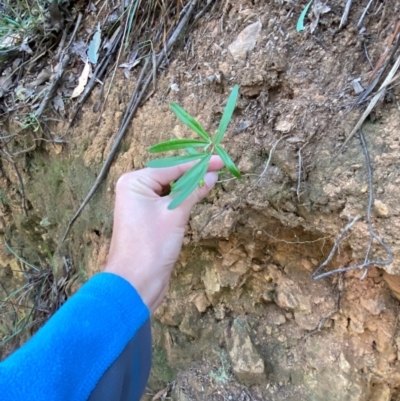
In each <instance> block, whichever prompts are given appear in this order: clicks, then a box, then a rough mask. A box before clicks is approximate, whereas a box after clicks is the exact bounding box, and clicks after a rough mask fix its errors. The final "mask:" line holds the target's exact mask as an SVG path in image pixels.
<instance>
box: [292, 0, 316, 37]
mask: <svg viewBox="0 0 400 401" xmlns="http://www.w3.org/2000/svg"><path fill="white" fill-rule="evenodd" d="M312 2H313V0H310V2H309V3H308V4H307V5H306V6H305V7H304V10H303V11H302V12H301V14H300V17H299V19H298V20H297V26H296V30H297V32H300V31H304V19H305V18H306V15H307V11H308V9H309V8H310V6H311V3H312Z"/></svg>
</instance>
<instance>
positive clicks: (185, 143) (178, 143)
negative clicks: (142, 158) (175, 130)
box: [149, 139, 208, 153]
mask: <svg viewBox="0 0 400 401" xmlns="http://www.w3.org/2000/svg"><path fill="white" fill-rule="evenodd" d="M207 145H208V143H207V142H204V141H199V140H197V139H171V140H170V141H166V142H160V143H157V144H156V145H153V146H151V147H150V148H149V152H150V153H158V152H167V151H169V150H179V149H188V148H193V147H196V146H207Z"/></svg>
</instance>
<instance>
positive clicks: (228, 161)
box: [215, 145, 242, 178]
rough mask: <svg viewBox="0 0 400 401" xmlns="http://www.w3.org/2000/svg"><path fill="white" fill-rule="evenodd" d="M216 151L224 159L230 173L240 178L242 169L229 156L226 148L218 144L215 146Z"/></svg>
mask: <svg viewBox="0 0 400 401" xmlns="http://www.w3.org/2000/svg"><path fill="white" fill-rule="evenodd" d="M215 151H216V152H217V153H218V156H219V157H220V158H221V159H222V161H223V162H224V164H225V166H226V168H227V169H228V170H229V171H230V173H232V174H233V175H234V176H235V177H237V178H240V177H241V176H242V175H241V174H240V171H239V170H238V168H237V167H236V165H235V163H234V162H233V161H232V159H231V158H230V157H229V155H228V153H226V151H225V149H223V148H222V147H221V146H220V145H217V146H216V147H215Z"/></svg>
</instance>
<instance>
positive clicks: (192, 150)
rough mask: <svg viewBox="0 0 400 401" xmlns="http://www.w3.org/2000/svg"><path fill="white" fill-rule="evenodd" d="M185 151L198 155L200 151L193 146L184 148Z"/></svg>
mask: <svg viewBox="0 0 400 401" xmlns="http://www.w3.org/2000/svg"><path fill="white" fill-rule="evenodd" d="M186 152H188V153H189V154H190V155H198V154H199V153H200V152H199V151H197V150H196V149H195V148H188V149H186Z"/></svg>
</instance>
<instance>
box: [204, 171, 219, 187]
mask: <svg viewBox="0 0 400 401" xmlns="http://www.w3.org/2000/svg"><path fill="white" fill-rule="evenodd" d="M217 180H218V174H217V173H216V172H214V171H213V172H211V173H207V174H206V175H205V176H204V182H205V184H206V186H207V188H210V189H211V188H212V187H213V186H214V185H215V183H216V182H217Z"/></svg>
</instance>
